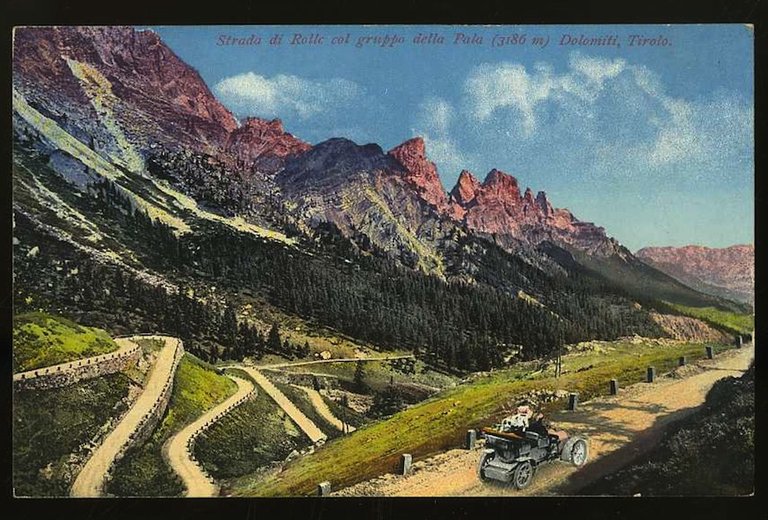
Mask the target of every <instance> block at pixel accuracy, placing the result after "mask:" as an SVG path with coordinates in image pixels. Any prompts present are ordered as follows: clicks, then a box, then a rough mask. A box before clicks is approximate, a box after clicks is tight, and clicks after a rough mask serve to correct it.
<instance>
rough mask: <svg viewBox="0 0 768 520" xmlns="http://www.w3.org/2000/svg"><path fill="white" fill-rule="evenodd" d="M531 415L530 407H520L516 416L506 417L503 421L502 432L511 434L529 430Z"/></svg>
mask: <svg viewBox="0 0 768 520" xmlns="http://www.w3.org/2000/svg"><path fill="white" fill-rule="evenodd" d="M531 415H532V412H531V409H530V408H529V407H528V406H518V407H517V413H515V415H512V416H510V417H505V418H504V420H503V421H501V429H502V431H505V432H510V431H513V430H522V431H525V430H527V429H528V424H529V419H530V417H531Z"/></svg>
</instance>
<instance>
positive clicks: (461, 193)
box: [447, 169, 614, 254]
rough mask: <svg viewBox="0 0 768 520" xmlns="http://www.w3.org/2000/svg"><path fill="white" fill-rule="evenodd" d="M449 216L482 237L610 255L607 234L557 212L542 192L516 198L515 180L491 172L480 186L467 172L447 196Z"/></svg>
mask: <svg viewBox="0 0 768 520" xmlns="http://www.w3.org/2000/svg"><path fill="white" fill-rule="evenodd" d="M447 215H448V216H449V217H451V218H453V219H454V220H460V221H463V222H464V223H465V224H466V225H467V227H468V228H469V229H472V230H475V231H480V232H482V233H492V234H498V235H509V236H512V237H514V238H516V239H520V240H523V241H527V242H530V243H538V242H540V241H542V240H554V241H556V242H558V243H561V244H563V243H565V244H568V245H573V246H575V247H578V248H580V249H585V250H588V251H593V252H595V251H605V252H606V253H608V254H609V253H610V252H611V251H613V249H614V245H613V243H612V242H611V241H610V239H609V238H608V237H607V236H606V235H605V230H604V229H603V228H601V227H598V226H595V225H594V224H592V223H590V222H581V221H579V220H578V219H576V218H575V217H574V216H573V214H572V213H571V212H570V211H569V210H567V209H559V208H558V209H555V208H553V207H552V204H550V202H549V200H548V199H547V194H546V193H544V192H543V191H540V192H538V193H537V194H536V196H535V197H534V196H533V191H531V189H530V188H526V190H525V192H524V193H523V194H522V195H521V194H520V187H519V185H518V182H517V179H515V178H514V177H513V176H511V175H509V174H507V173H504V172H502V171H500V170H497V169H493V170H491V171H490V172H489V173H488V175H487V176H486V178H485V180H484V181H483V182H482V184H481V183H479V182H478V181H477V179H476V178H475V177H474V176H473V175H472V174H471V173H469V172H468V171H466V170H465V171H463V172H462V173H461V175H460V176H459V180H458V182H457V183H456V186H455V187H454V188H453V190H451V197H450V205H449V208H448V211H447Z"/></svg>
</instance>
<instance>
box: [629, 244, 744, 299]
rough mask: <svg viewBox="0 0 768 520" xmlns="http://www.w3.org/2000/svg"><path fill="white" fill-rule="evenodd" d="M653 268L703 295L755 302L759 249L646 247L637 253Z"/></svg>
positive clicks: (734, 247)
mask: <svg viewBox="0 0 768 520" xmlns="http://www.w3.org/2000/svg"><path fill="white" fill-rule="evenodd" d="M635 254H636V255H637V257H638V258H640V259H641V260H643V261H644V262H646V263H648V264H649V265H652V266H653V267H655V268H657V269H659V270H660V271H663V272H665V273H667V274H669V275H670V276H673V277H675V278H676V279H678V280H680V281H681V282H683V283H684V284H686V285H688V286H690V287H693V288H694V289H696V290H699V291H701V292H704V293H707V294H712V295H715V296H722V297H724V298H729V299H732V300H735V301H740V302H746V303H750V304H751V303H754V301H755V293H754V290H755V289H754V287H755V246H753V245H751V244H744V245H735V246H730V247H724V248H713V247H704V246H694V245H691V246H683V247H644V248H642V249H640V250H639V251H637V252H636V253H635Z"/></svg>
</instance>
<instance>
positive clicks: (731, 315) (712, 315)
mask: <svg viewBox="0 0 768 520" xmlns="http://www.w3.org/2000/svg"><path fill="white" fill-rule="evenodd" d="M665 303H667V305H670V306H671V307H672V308H673V309H675V310H676V311H678V312H679V313H681V314H685V315H686V316H690V317H692V318H698V319H700V320H702V321H704V322H706V323H708V324H709V325H712V326H713V327H715V328H718V329H721V330H724V331H726V332H730V333H731V334H752V330H754V328H755V316H754V315H753V314H738V313H735V312H729V311H723V310H720V309H716V308H715V307H687V306H685V305H678V304H674V303H669V302H665Z"/></svg>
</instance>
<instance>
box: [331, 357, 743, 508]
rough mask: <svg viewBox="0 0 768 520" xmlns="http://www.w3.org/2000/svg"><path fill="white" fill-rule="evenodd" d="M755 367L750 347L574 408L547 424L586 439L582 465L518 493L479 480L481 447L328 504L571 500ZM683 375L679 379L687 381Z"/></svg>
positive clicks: (551, 468)
mask: <svg viewBox="0 0 768 520" xmlns="http://www.w3.org/2000/svg"><path fill="white" fill-rule="evenodd" d="M753 359H754V344H752V345H749V346H745V347H744V348H741V349H733V350H729V351H727V352H724V353H723V354H720V355H718V356H717V357H716V358H715V359H714V360H701V361H698V362H697V363H696V364H695V365H691V366H687V367H682V368H683V370H679V373H678V376H677V377H682V378H677V377H660V378H658V379H657V380H656V382H654V383H653V384H647V383H638V384H636V385H632V386H629V387H627V388H624V389H621V390H620V391H619V395H617V396H606V397H599V398H596V399H593V400H591V401H588V402H584V403H580V404H579V407H578V409H577V410H576V411H573V412H568V411H562V412H559V413H557V414H554V415H552V417H551V419H552V420H553V421H555V422H556V423H557V425H558V426H559V427H562V428H563V429H565V430H566V431H569V432H578V433H581V434H586V435H587V436H588V437H589V442H590V446H589V448H590V455H589V459H590V462H588V463H587V464H586V465H585V466H584V467H582V468H579V469H577V468H574V467H573V466H571V465H566V464H563V463H559V462H555V463H551V464H545V465H542V466H541V467H540V468H539V469H538V471H537V472H536V476H535V478H534V480H533V483H532V484H531V485H530V486H529V487H528V488H526V489H525V490H522V491H518V490H515V489H514V488H512V487H510V486H506V485H503V484H501V483H496V482H482V481H480V480H479V478H478V477H477V470H476V467H477V462H478V460H479V458H480V447H477V448H476V449H475V450H460V449H456V450H450V451H447V452H445V453H441V454H439V455H436V456H434V457H431V458H429V459H425V460H423V461H418V462H416V463H414V471H413V472H412V473H411V474H410V475H408V476H405V477H400V476H396V475H383V476H381V477H378V478H375V479H372V480H369V481H366V482H361V483H359V484H355V485H353V486H350V487H348V488H345V489H341V490H339V491H337V492H335V493H333V495H334V496H525V495H537V496H562V495H573V494H577V493H578V491H579V490H580V489H581V488H583V487H584V486H586V485H588V484H590V483H591V482H594V481H595V480H596V479H598V478H600V477H601V476H603V475H606V474H609V473H611V472H614V471H616V470H617V469H619V468H621V467H623V466H624V465H626V464H627V463H629V462H631V461H632V460H634V459H636V458H637V457H638V456H639V455H642V454H643V453H645V452H647V451H649V450H651V449H652V448H653V447H654V446H656V445H657V444H658V442H659V440H660V439H661V438H662V436H663V433H664V431H665V428H666V427H667V425H669V424H670V423H671V422H673V421H675V420H679V419H682V418H683V417H685V416H687V415H689V414H691V413H693V412H695V411H696V410H697V409H698V407H699V406H700V405H701V404H702V403H703V402H704V400H705V398H706V395H707V392H708V391H709V389H710V388H712V385H714V384H715V383H716V382H717V381H718V380H720V379H722V378H724V377H728V376H735V377H739V376H741V375H742V374H743V372H744V371H745V370H746V369H747V368H748V367H749V364H750V363H751V361H752V360H753ZM686 373H688V374H689V375H688V376H687V377H685V374H686Z"/></svg>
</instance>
